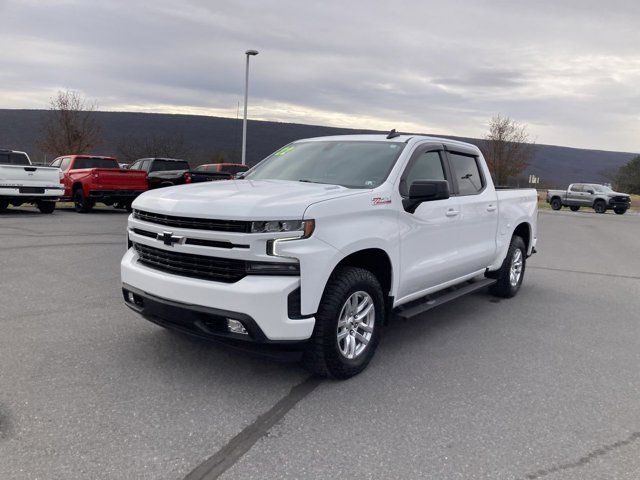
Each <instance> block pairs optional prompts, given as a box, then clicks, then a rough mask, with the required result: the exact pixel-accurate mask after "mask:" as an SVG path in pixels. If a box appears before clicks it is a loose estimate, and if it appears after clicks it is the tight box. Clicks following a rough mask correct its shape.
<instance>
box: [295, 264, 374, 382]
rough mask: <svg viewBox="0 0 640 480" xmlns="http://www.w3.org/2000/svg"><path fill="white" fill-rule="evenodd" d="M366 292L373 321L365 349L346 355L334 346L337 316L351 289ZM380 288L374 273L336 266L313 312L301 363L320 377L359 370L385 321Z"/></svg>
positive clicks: (348, 374) (344, 376) (346, 375)
mask: <svg viewBox="0 0 640 480" xmlns="http://www.w3.org/2000/svg"><path fill="white" fill-rule="evenodd" d="M358 291H364V292H366V293H368V294H369V295H370V296H371V298H372V300H373V304H374V309H375V322H374V328H373V332H372V337H371V339H370V341H369V343H368V344H367V347H366V350H364V351H363V352H362V354H360V356H358V357H356V358H354V359H347V358H346V357H344V356H343V355H342V353H340V350H339V348H338V338H337V333H338V319H339V318H338V317H339V315H340V311H341V310H342V307H343V305H344V304H345V302H346V301H347V299H348V298H349V297H350V296H351V295H352V294H353V293H355V292H358ZM385 315H386V311H385V305H384V296H383V293H382V288H381V287H380V282H379V281H378V279H377V278H376V276H375V275H374V274H373V273H371V272H370V271H369V270H366V269H364V268H358V267H340V268H338V269H336V271H335V272H333V274H332V275H331V277H330V278H329V281H328V282H327V286H326V287H325V289H324V294H323V295H322V299H321V301H320V307H319V309H318V313H317V315H316V324H315V326H314V329H313V335H312V336H311V339H310V340H309V343H308V345H307V349H306V350H305V352H304V355H303V358H302V363H303V365H304V366H305V368H307V370H309V371H311V372H312V373H315V374H317V375H321V376H323V377H333V378H336V379H347V378H349V377H353V376H354V375H357V374H358V373H360V372H361V371H363V370H364V369H365V368H366V367H367V365H368V364H369V362H370V361H371V359H372V358H373V355H374V354H375V351H376V347H377V346H378V343H379V342H380V336H381V334H382V331H381V330H382V326H383V324H384V322H385Z"/></svg>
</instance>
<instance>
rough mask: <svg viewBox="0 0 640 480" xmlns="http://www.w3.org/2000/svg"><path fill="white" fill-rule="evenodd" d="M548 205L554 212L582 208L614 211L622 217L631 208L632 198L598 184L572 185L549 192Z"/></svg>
mask: <svg viewBox="0 0 640 480" xmlns="http://www.w3.org/2000/svg"><path fill="white" fill-rule="evenodd" d="M547 203H549V204H551V208H552V209H554V210H560V209H561V208H562V207H569V208H570V209H571V211H573V212H576V211H578V210H580V207H587V208H593V209H594V210H595V211H596V213H605V212H606V211H607V210H613V211H614V212H615V213H617V214H618V215H622V214H624V213H625V212H626V211H627V210H628V209H629V207H630V206H631V197H630V196H629V194H628V193H620V192H614V191H613V190H612V189H611V188H609V187H606V186H604V185H598V184H597V183H572V184H571V185H569V188H568V189H566V190H548V191H547Z"/></svg>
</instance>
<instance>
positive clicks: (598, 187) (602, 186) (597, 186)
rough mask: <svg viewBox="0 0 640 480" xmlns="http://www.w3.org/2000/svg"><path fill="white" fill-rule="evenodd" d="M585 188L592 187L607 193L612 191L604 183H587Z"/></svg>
mask: <svg viewBox="0 0 640 480" xmlns="http://www.w3.org/2000/svg"><path fill="white" fill-rule="evenodd" d="M587 188H593V189H594V190H595V191H596V192H600V193H608V192H613V190H611V189H610V188H609V187H605V186H604V185H587Z"/></svg>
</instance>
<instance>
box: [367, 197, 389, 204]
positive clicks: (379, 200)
mask: <svg viewBox="0 0 640 480" xmlns="http://www.w3.org/2000/svg"><path fill="white" fill-rule="evenodd" d="M389 203H391V197H373V198H372V199H371V205H388V204H389Z"/></svg>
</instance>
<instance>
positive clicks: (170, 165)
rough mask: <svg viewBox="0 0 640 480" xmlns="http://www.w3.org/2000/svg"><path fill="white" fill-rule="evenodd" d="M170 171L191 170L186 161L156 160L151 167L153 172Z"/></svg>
mask: <svg viewBox="0 0 640 480" xmlns="http://www.w3.org/2000/svg"><path fill="white" fill-rule="evenodd" d="M170 170H189V164H188V163H187V162H186V161H185V160H177V161H176V160H155V161H154V162H153V166H152V167H151V171H152V172H167V171H170Z"/></svg>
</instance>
